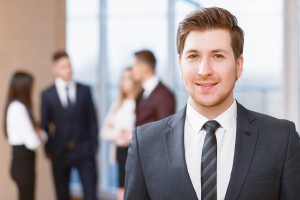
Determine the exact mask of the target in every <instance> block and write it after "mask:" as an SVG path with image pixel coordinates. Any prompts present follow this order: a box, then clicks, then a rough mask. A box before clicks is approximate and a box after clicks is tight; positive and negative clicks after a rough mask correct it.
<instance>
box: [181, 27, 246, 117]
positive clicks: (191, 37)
mask: <svg viewBox="0 0 300 200" xmlns="http://www.w3.org/2000/svg"><path fill="white" fill-rule="evenodd" d="M179 64H180V70H181V74H182V78H183V81H184V84H185V88H186V90H187V91H188V93H189V96H190V97H191V104H192V106H193V107H194V108H195V109H197V110H198V111H201V110H203V109H206V108H212V107H213V108H217V109H223V110H224V109H226V108H228V107H229V106H230V105H231V104H232V102H233V88H234V85H235V82H236V80H237V78H239V77H240V76H241V74H242V71H243V57H242V56H240V57H239V58H238V59H237V60H236V59H235V57H234V53H233V50H232V47H231V37H230V33H229V31H227V30H223V29H213V30H207V31H191V32H190V33H189V34H188V36H187V38H186V41H185V45H184V49H183V51H182V54H181V55H179Z"/></svg>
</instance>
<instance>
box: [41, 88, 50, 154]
mask: <svg viewBox="0 0 300 200" xmlns="http://www.w3.org/2000/svg"><path fill="white" fill-rule="evenodd" d="M50 120H51V116H50V109H49V104H48V102H47V98H46V96H45V94H44V93H43V94H42V97H41V125H42V129H43V130H45V132H46V134H47V135H48V140H47V142H46V144H45V151H46V154H47V155H49V154H50V152H51V151H50V148H51V143H52V138H51V137H50V134H49V126H48V124H49V122H50Z"/></svg>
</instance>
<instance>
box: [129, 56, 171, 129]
mask: <svg viewBox="0 0 300 200" xmlns="http://www.w3.org/2000/svg"><path fill="white" fill-rule="evenodd" d="M134 55H135V59H134V62H133V66H132V72H133V77H134V79H135V80H136V81H137V82H139V83H140V84H141V85H142V90H141V92H140V94H139V97H138V99H137V107H136V123H135V125H136V126H140V125H143V124H146V123H149V122H153V121H157V120H160V119H163V118H165V117H168V116H170V115H172V114H174V113H175V109H176V105H175V96H174V94H173V93H172V92H171V91H170V90H169V89H168V88H167V86H165V85H164V84H163V83H162V82H161V81H160V80H159V78H158V77H157V76H156V75H155V66H156V58H155V56H154V54H153V53H152V52H151V51H149V50H141V51H138V52H135V54H134Z"/></svg>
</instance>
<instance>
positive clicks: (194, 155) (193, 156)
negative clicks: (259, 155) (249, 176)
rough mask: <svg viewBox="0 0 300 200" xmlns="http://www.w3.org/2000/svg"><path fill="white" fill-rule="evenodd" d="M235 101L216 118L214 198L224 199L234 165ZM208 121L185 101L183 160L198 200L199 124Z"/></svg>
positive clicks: (200, 139) (199, 189)
mask: <svg viewBox="0 0 300 200" xmlns="http://www.w3.org/2000/svg"><path fill="white" fill-rule="evenodd" d="M236 117H237V105H236V101H235V100H234V102H233V103H232V105H231V106H230V107H229V108H228V109H227V110H226V111H225V112H223V113H222V114H221V115H219V116H218V117H217V118H216V119H214V120H216V121H217V122H219V124H220V125H221V127H220V128H219V129H218V130H217V131H216V138H217V199H218V200H223V199H225V195H226V192H227V187H228V184H229V180H230V175H231V171H232V166H233V158H234V150H235V140H236ZM207 121H209V120H208V119H207V118H206V117H204V116H203V115H201V114H200V113H198V112H197V111H196V110H195V109H194V108H193V107H192V106H191V105H190V102H188V104H187V109H186V120H185V127H184V147H185V159H186V164H187V169H188V173H189V175H190V178H191V181H192V184H193V186H194V189H195V191H196V193H197V196H198V199H200V200H201V155H202V147H203V143H204V138H205V134H206V132H205V130H204V129H203V128H202V126H203V125H204V124H205V123H206V122H207Z"/></svg>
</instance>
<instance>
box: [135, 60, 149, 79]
mask: <svg viewBox="0 0 300 200" xmlns="http://www.w3.org/2000/svg"><path fill="white" fill-rule="evenodd" d="M146 69H147V66H146V64H145V63H144V62H142V61H140V60H139V59H137V58H135V59H134V61H133V64H132V75H133V78H134V80H135V81H136V82H138V83H142V82H143V80H144V77H145V76H146Z"/></svg>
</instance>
